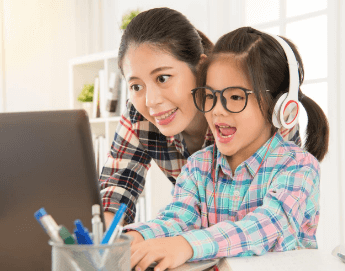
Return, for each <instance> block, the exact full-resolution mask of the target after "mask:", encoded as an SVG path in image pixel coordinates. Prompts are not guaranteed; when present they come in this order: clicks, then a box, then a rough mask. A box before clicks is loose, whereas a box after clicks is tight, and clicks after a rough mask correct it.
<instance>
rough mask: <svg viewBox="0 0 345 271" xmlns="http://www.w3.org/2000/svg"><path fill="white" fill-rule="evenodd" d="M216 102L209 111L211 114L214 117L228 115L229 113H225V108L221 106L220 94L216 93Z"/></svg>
mask: <svg viewBox="0 0 345 271" xmlns="http://www.w3.org/2000/svg"><path fill="white" fill-rule="evenodd" d="M216 95H217V102H216V104H215V106H214V107H213V109H212V110H211V112H212V114H213V115H215V116H221V115H223V116H224V115H228V114H229V113H230V112H228V111H226V110H225V108H224V107H223V105H222V101H221V100H220V94H219V93H217V94H216Z"/></svg>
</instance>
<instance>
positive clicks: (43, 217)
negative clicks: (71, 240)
mask: <svg viewBox="0 0 345 271" xmlns="http://www.w3.org/2000/svg"><path fill="white" fill-rule="evenodd" d="M34 216H35V218H36V220H37V221H38V223H40V225H41V226H42V228H43V229H44V230H45V231H46V232H47V234H48V235H49V237H50V239H51V240H52V241H53V242H55V243H59V244H61V243H63V240H62V238H61V237H60V235H59V226H58V225H57V224H56V222H55V220H54V219H53V218H52V216H51V215H49V214H48V213H47V212H46V210H45V209H44V208H41V209H39V210H38V211H36V212H35V214H34Z"/></svg>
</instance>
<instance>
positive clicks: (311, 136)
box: [299, 92, 329, 162]
mask: <svg viewBox="0 0 345 271" xmlns="http://www.w3.org/2000/svg"><path fill="white" fill-rule="evenodd" d="M299 100H300V102H301V103H302V105H303V107H304V108H305V110H306V112H307V115H308V125H307V130H306V141H305V144H304V148H305V149H306V150H307V151H308V152H310V153H311V154H312V155H314V156H315V157H316V158H317V160H319V161H320V162H321V161H322V160H323V158H324V157H325V155H326V153H327V151H328V139H329V125H328V121H327V117H326V115H325V113H324V112H323V110H322V109H321V108H320V106H319V105H318V104H317V103H315V102H314V101H313V100H312V99H310V98H309V97H308V96H305V95H304V94H302V92H299Z"/></svg>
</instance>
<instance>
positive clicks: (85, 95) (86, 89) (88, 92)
mask: <svg viewBox="0 0 345 271" xmlns="http://www.w3.org/2000/svg"><path fill="white" fill-rule="evenodd" d="M93 92H94V85H93V84H85V85H84V86H83V88H82V90H81V92H80V94H79V96H78V98H77V100H78V101H79V102H81V103H82V107H83V109H85V111H86V112H87V113H88V115H89V117H91V116H92V101H93Z"/></svg>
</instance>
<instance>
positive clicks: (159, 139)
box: [100, 8, 299, 226]
mask: <svg viewBox="0 0 345 271" xmlns="http://www.w3.org/2000/svg"><path fill="white" fill-rule="evenodd" d="M212 47H213V44H212V42H210V41H209V40H208V38H207V37H205V35H204V34H203V33H201V32H200V31H197V30H196V29H195V28H194V26H193V25H192V24H191V23H190V22H189V21H188V19H187V18H186V17H185V16H184V15H182V14H181V13H180V12H178V11H175V10H172V9H169V8H156V9H151V10H148V11H145V12H142V13H140V14H139V15H138V16H136V17H135V18H134V19H133V20H132V21H131V23H130V24H129V25H128V26H127V28H126V30H125V32H124V34H123V36H122V39H121V44H120V49H119V54H118V64H119V68H120V69H121V71H122V74H123V76H124V78H125V80H126V81H127V85H128V88H129V93H130V100H129V101H128V103H127V111H126V112H125V113H124V114H123V115H122V117H121V121H120V123H119V125H118V127H117V131H116V133H115V138H114V141H113V144H112V146H111V150H110V155H109V157H108V159H107V161H106V163H105V165H104V167H103V170H102V174H101V176H100V183H101V195H102V201H103V207H104V217H105V223H106V225H107V226H108V225H109V224H110V223H111V221H112V218H113V216H114V213H116V211H117V210H118V208H119V205H120V203H125V204H126V205H127V211H126V216H125V223H126V224H128V223H132V222H133V221H134V217H135V212H136V209H135V204H136V201H137V199H138V197H139V195H140V193H141V192H142V191H143V189H144V186H145V178H146V174H147V170H148V169H149V167H150V162H151V160H152V159H153V160H155V162H156V163H157V165H158V166H159V167H160V169H161V170H162V171H163V172H164V173H165V175H166V176H167V177H168V179H169V180H170V181H171V182H172V183H173V184H175V181H176V178H177V176H178V175H179V173H180V172H181V168H182V166H183V165H184V164H185V163H186V162H187V158H188V157H189V156H190V155H191V154H193V153H194V152H196V151H198V150H200V149H202V148H204V147H206V146H209V145H211V144H213V142H214V139H213V136H212V133H211V132H210V131H209V130H208V125H207V122H206V119H205V117H204V115H203V114H202V113H201V112H200V111H198V110H197V109H196V108H195V106H194V103H193V97H192V94H191V90H192V89H193V88H195V87H196V74H197V70H198V67H199V64H201V62H202V61H203V59H205V58H206V55H207V54H208V53H209V52H210V51H211V50H212ZM290 134H291V133H290ZM292 135H293V134H292ZM290 138H291V136H290ZM297 138H298V139H299V137H297Z"/></svg>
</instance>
